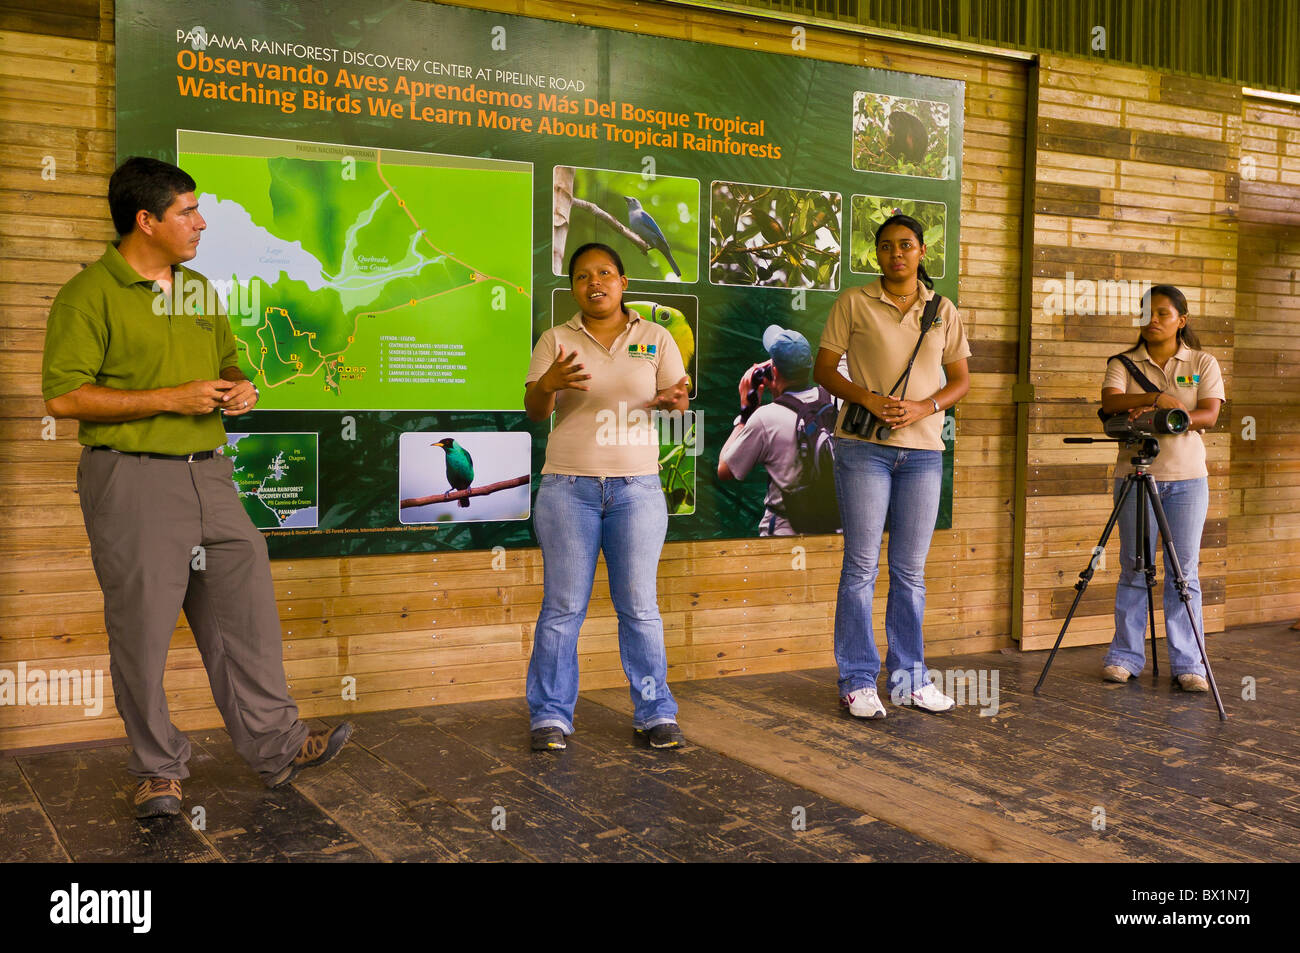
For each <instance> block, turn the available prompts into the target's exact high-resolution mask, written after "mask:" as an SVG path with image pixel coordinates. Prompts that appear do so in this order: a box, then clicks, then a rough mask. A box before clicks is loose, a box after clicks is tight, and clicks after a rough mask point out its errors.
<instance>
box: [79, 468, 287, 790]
mask: <svg viewBox="0 0 1300 953" xmlns="http://www.w3.org/2000/svg"><path fill="white" fill-rule="evenodd" d="M233 466H234V465H233V463H232V462H231V461H230V460H229V459H227V458H226V457H223V456H213V457H212V458H210V459H207V460H196V461H193V462H189V461H186V460H159V459H155V458H151V457H145V456H137V455H135V454H123V453H117V452H115V451H112V450H102V449H101V450H92V449H89V448H86V449H84V450H83V451H82V454H81V463H80V465H79V466H78V468H77V492H78V493H79V494H80V496H81V512H82V515H83V516H84V517H85V521H86V534H87V536H89V537H90V555H91V559H92V561H93V562H94V565H95V575H96V576H97V577H98V579H99V585H100V588H101V589H102V590H103V592H104V624H105V626H106V627H107V630H108V650H109V669H110V672H111V674H112V678H113V696H114V701H115V702H116V704H117V710H118V713H119V714H120V715H121V716H122V720H123V721H124V722H125V723H126V733H127V738H128V739H129V740H130V742H131V749H132V750H131V756H130V758H129V760H128V762H127V770H129V771H130V772H131V773H132V774H134V775H137V776H139V777H160V778H176V779H182V778H186V777H189V769H188V768H187V767H186V762H187V761H188V760H189V756H190V743H189V740H188V739H187V738H186V737H185V735H183V734H182V733H181V732H180V730H179V729H177V727H176V726H175V725H174V724H172V721H171V716H170V715H169V713H168V708H167V696H166V693H165V692H164V690H163V670H164V668H165V666H166V663H167V649H168V647H169V645H170V644H171V639H172V634H173V632H174V630H175V628H176V621H177V618H178V616H179V614H180V612H181V611H182V610H184V612H185V618H186V620H187V621H188V622H189V625H190V628H191V629H192V630H193V631H194V641H195V643H196V644H197V645H198V649H199V653H200V654H201V655H202V657H203V665H204V667H205V668H206V669H207V673H208V682H209V684H210V685H211V686H212V697H213V699H214V700H215V701H216V704H217V708H218V710H219V711H220V712H221V717H222V718H223V719H224V720H225V723H226V729H227V730H228V731H229V732H230V737H231V740H232V741H233V742H234V744H235V750H236V751H238V752H239V754H240V756H242V757H243V758H244V759H245V760H246V761H247V762H248V763H249V764H250V765H252V767H253V769H254V770H255V771H257V772H258V774H260V775H261V776H262V778H263V779H264V780H269V779H270V778H271V777H272V776H273V775H275V774H276V773H277V772H278V771H279V770H280V769H282V768H283V767H285V766H286V765H287V764H288V763H289V762H290V761H292V760H293V758H294V756H295V755H296V754H297V753H298V750H299V748H300V747H301V746H302V743H303V742H304V741H305V740H306V738H307V725H306V723H305V722H303V721H301V720H300V719H299V718H298V706H297V705H296V704H294V701H293V699H292V698H290V697H289V689H288V685H287V684H286V682H285V675H284V647H283V641H282V636H281V632H280V618H279V614H278V612H277V609H276V604H275V593H274V591H273V589H272V585H271V564H270V560H269V559H268V558H267V554H266V541H265V540H264V539H263V538H262V534H261V533H260V532H259V531H258V530H257V528H256V527H254V526H253V523H252V521H251V520H250V519H249V518H248V514H247V513H245V512H244V508H243V506H242V504H241V503H240V502H239V496H238V494H237V493H236V491H235V487H234V484H233V483H232V482H231V473H232V470H233Z"/></svg>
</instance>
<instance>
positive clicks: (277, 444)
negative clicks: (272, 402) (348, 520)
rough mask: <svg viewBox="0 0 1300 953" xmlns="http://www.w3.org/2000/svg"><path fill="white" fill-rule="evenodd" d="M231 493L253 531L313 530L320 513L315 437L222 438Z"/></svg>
mask: <svg viewBox="0 0 1300 953" xmlns="http://www.w3.org/2000/svg"><path fill="white" fill-rule="evenodd" d="M221 452H222V454H223V455H224V456H225V457H227V458H228V459H230V460H232V461H233V462H234V466H235V472H234V481H235V488H236V489H237V490H238V491H239V500H240V502H241V503H243V504H244V509H245V511H247V513H248V516H249V518H250V519H251V520H252V521H253V525H254V526H256V527H257V528H258V529H292V528H295V527H296V528H299V529H314V528H315V527H316V526H317V523H318V517H319V513H320V507H319V504H318V501H319V496H318V493H317V485H318V481H319V472H318V470H319V467H318V464H317V460H318V454H317V436H316V434H314V433H227V434H226V445H225V446H224V447H222V448H221Z"/></svg>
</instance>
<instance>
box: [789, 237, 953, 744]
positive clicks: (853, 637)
mask: <svg viewBox="0 0 1300 953" xmlns="http://www.w3.org/2000/svg"><path fill="white" fill-rule="evenodd" d="M875 241H876V255H877V258H878V260H879V262H880V269H881V278H880V280H879V281H874V282H872V283H871V284H869V285H866V286H864V287H860V288H851V289H849V290H848V291H845V292H844V293H843V294H842V295H840V297H839V299H838V300H837V301H836V302H835V304H834V305H833V306H832V307H831V314H830V318H829V319H828V320H827V322H826V328H825V330H824V331H823V332H822V338H821V344H820V348H819V350H818V352H817V362H816V364H815V366H814V368H813V377H814V379H815V380H816V381H817V383H818V384H821V385H822V386H823V387H825V388H826V389H827V390H828V391H830V392H831V393H832V394H834V395H835V396H836V397H840V398H842V399H843V400H844V401H845V404H844V408H843V409H842V410H841V411H840V419H839V423H838V425H837V426H836V429H835V489H836V495H837V496H838V498H839V504H840V514H841V516H842V517H843V522H844V564H843V567H842V568H841V570H840V586H839V594H838V598H837V601H836V604H835V662H836V664H837V665H838V666H839V673H840V678H839V693H840V703H841V705H842V706H844V707H845V708H847V709H848V711H849V714H851V715H853V716H854V717H855V718H884V717H885V708H884V705H883V704H881V701H880V697H879V694H878V693H877V691H876V679H877V677H878V676H879V674H880V654H879V652H878V651H877V649H876V642H875V638H874V637H873V635H872V632H871V604H872V599H873V596H874V594H875V585H876V575H877V571H878V565H879V560H880V543H881V538H882V534H883V533H884V530H885V528H886V526H888V529H889V601H888V604H887V607H886V610H885V636H886V638H887V639H888V640H889V652H888V655H887V656H886V660H885V661H886V664H887V665H888V667H889V673H890V697H891V699H892V700H893V701H894V702H895V703H901V704H905V705H916V706H917V707H919V708H922V709H924V710H926V711H932V712H941V711H947V710H949V709H950V708H952V707H953V704H954V703H953V700H952V699H951V698H949V697H948V696H947V695H945V694H944V693H943V692H942V691H940V690H939V689H938V688H937V687H936V686H935V685H934V684H933V683H932V682H930V681H929V678H928V676H927V675H926V665H925V645H924V640H923V639H922V635H921V622H922V617H923V616H924V614H925V557H926V554H927V553H928V552H929V550H930V538H931V536H932V535H933V534H934V524H935V520H936V518H937V516H938V512H939V493H940V490H941V487H942V483H943V439H942V432H943V418H944V411H945V410H947V409H948V408H949V407H951V406H952V405H953V404H955V403H956V402H957V401H958V400H960V399H961V398H962V397H963V396H965V394H966V392H967V391H968V390H970V375H969V372H968V370H967V367H966V358H968V357H969V356H970V345H969V344H968V343H967V340H966V331H965V329H964V327H963V326H962V320H961V316H960V315H959V314H958V313H957V308H956V307H955V306H954V305H953V303H952V302H951V301H948V300H946V299H945V300H944V301H943V302H942V303H941V304H940V306H939V308H938V311H937V314H936V317H935V321H934V325H933V327H932V328H931V329H930V330H929V331H927V332H926V334H925V335H924V337H923V338H921V346H920V350H919V352H918V353H917V356H916V362H915V364H914V365H913V368H912V372H911V376H910V377H909V379H908V381H907V384H906V388H905V389H904V390H903V391H902V392H901V393H900V394H899V395H897V396H892V395H890V394H889V393H888V391H889V388H890V387H892V386H893V385H894V382H895V381H896V380H897V379H898V378H899V376H900V375H901V374H902V373H903V370H904V368H905V367H906V366H907V360H908V358H909V357H910V356H911V354H912V350H913V348H915V347H916V345H917V340H918V337H919V336H920V334H921V317H922V314H923V312H924V310H925V305H926V302H927V301H929V300H930V298H931V297H932V296H933V294H934V291H933V287H934V282H933V281H931V280H930V276H929V275H927V274H926V272H925V266H924V265H922V264H921V261H922V259H923V258H924V257H925V242H924V241H923V232H922V228H921V225H920V223H919V222H917V221H916V220H915V219H913V218H911V217H909V216H906V215H895V216H893V217H892V218H890V219H888V220H887V221H886V222H885V223H884V224H883V225H881V226H880V228H879V229H877V231H876V235H875ZM845 353H847V355H848V371H849V377H848V378H845V377H844V376H843V375H842V374H841V373H840V372H839V369H838V365H839V361H840V355H842V354H845ZM908 395H911V399H903V397H904V396H908ZM850 403H856V404H862V405H864V406H865V407H866V408H867V409H868V410H869V411H870V412H871V413H872V414H873V415H874V416H875V417H876V426H874V427H872V433H871V434H870V435H869V436H866V437H862V436H858V435H856V434H851V433H849V432H847V431H846V430H845V429H844V417H845V414H846V413H847V412H848V410H849V404H850ZM881 422H883V425H884V428H883V436H881V435H880V434H879V433H877V432H876V431H877V429H878V428H879V427H880V424H881Z"/></svg>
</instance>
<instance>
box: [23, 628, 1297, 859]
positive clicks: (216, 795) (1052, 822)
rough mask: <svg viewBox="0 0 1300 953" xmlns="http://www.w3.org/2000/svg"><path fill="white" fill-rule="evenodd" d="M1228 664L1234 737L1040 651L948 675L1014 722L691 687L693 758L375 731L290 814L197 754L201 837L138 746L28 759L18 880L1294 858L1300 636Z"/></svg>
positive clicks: (237, 771) (610, 732)
mask: <svg viewBox="0 0 1300 953" xmlns="http://www.w3.org/2000/svg"><path fill="white" fill-rule="evenodd" d="M1160 648H1161V654H1162V656H1163V652H1164V646H1163V644H1162V645H1161V647H1160ZM1210 648H1211V653H1212V659H1211V661H1212V663H1213V665H1214V668H1215V673H1216V675H1217V676H1218V680H1219V685H1220V688H1221V690H1222V691H1223V694H1224V700H1225V704H1226V705H1227V708H1228V712H1229V720H1228V721H1227V722H1226V723H1221V722H1220V721H1219V719H1218V717H1217V714H1216V712H1215V710H1214V706H1213V704H1212V701H1211V700H1210V698H1209V697H1208V696H1205V695H1189V694H1186V693H1183V692H1180V691H1177V690H1174V689H1172V688H1171V686H1170V685H1169V683H1168V679H1167V677H1166V676H1162V677H1161V678H1160V679H1159V680H1153V679H1152V678H1151V677H1150V675H1149V673H1148V674H1147V675H1146V676H1144V677H1143V678H1141V679H1137V680H1134V681H1132V682H1130V683H1129V684H1127V685H1110V684H1106V683H1103V682H1102V681H1101V680H1100V678H1099V677H1098V671H1099V668H1100V664H1101V661H1100V660H1101V649H1099V648H1097V647H1085V648H1078V649H1067V650H1064V651H1062V653H1061V654H1059V655H1058V656H1057V660H1056V663H1055V665H1054V666H1053V669H1052V673H1051V675H1050V677H1049V679H1048V681H1047V684H1046V686H1045V687H1044V691H1043V694H1042V695H1041V696H1039V697H1037V698H1035V697H1034V696H1033V695H1032V693H1031V692H1032V687H1033V683H1034V681H1035V680H1036V678H1037V676H1038V673H1039V671H1040V670H1041V668H1042V665H1043V662H1044V660H1045V658H1046V653H1044V652H1034V653H1020V652H1015V651H1004V652H991V653H983V654H979V655H969V656H954V657H951V658H945V659H944V660H943V661H942V663H941V666H942V669H943V670H945V671H947V670H961V671H963V672H967V673H969V672H975V673H979V672H983V673H985V678H986V679H988V680H989V681H986V685H987V687H989V688H991V687H992V682H991V679H992V676H993V674H994V673H996V675H997V695H996V707H997V711H996V713H993V712H992V706H991V705H986V704H983V703H976V701H975V699H974V698H973V697H972V698H971V704H968V705H965V706H961V707H959V708H958V709H956V710H955V711H954V712H952V713H949V714H947V715H942V716H936V715H929V714H926V713H924V712H920V711H916V710H912V709H906V708H900V707H897V706H893V705H888V704H887V708H888V712H889V714H888V717H887V718H885V719H884V720H882V721H872V722H858V721H853V720H851V719H848V718H846V717H844V716H843V715H842V714H840V713H839V712H838V710H837V699H836V692H835V673H834V671H833V670H818V671H801V672H787V673H779V674H772V675H757V676H750V677H740V678H726V679H712V680H705V681H697V682H686V683H682V684H679V685H676V686H674V689H673V690H674V693H675V695H676V696H677V698H678V700H679V702H680V704H681V715H680V720H681V724H682V727H683V729H684V730H685V732H686V734H687V737H688V739H689V740H690V741H691V744H690V746H689V747H688V748H686V749H685V750H682V751H676V752H654V751H650V750H649V749H646V748H644V747H641V746H639V745H637V744H636V743H635V742H634V741H633V739H632V733H631V726H630V719H629V717H628V714H627V713H628V711H629V710H630V702H629V701H628V697H627V693H626V692H625V691H614V690H608V691H598V692H591V693H587V694H584V695H583V696H582V698H581V699H580V700H579V703H578V710H577V713H576V717H575V721H576V724H577V727H578V733H577V734H576V735H574V736H573V737H572V738H571V739H570V746H569V749H568V751H566V752H565V753H563V754H561V755H552V754H534V753H532V752H530V751H529V750H528V746H527V742H528V738H527V712H526V707H525V705H524V702H523V701H522V700H521V699H514V700H507V701H491V702H476V703H471V704H462V705H445V706H438V707H431V708H422V709H410V710H406V711H394V712H377V713H371V714H363V715H359V716H356V717H355V718H354V719H353V721H354V723H355V725H356V728H357V730H356V734H355V735H354V741H353V743H352V744H350V745H348V746H347V747H346V748H345V749H344V751H343V752H342V753H341V754H340V755H339V757H338V758H336V759H335V760H334V761H333V762H332V763H331V764H329V765H327V766H326V767H324V768H321V769H318V770H314V771H309V772H305V773H304V774H303V775H302V776H301V777H300V778H299V779H298V781H297V782H295V783H294V784H293V785H292V786H290V787H289V788H287V789H285V790H281V791H268V790H266V789H265V788H263V787H262V786H261V784H260V782H259V781H258V779H257V778H256V776H254V775H253V774H252V773H251V772H250V771H249V770H248V769H247V768H246V767H245V766H244V764H243V763H242V762H241V761H239V760H238V758H237V757H236V755H235V753H234V751H233V749H232V747H231V744H230V740H229V738H228V737H227V736H226V734H225V733H224V732H223V731H210V732H202V733H195V734H192V735H191V741H192V742H193V747H194V755H193V758H192V760H191V762H190V770H191V777H190V779H189V780H188V781H186V782H185V784H184V791H185V812H186V813H185V815H184V816H183V817H182V818H159V819H153V820H150V821H146V822H139V821H136V820H134V819H133V817H132V816H131V813H130V779H129V777H128V776H127V775H126V772H125V761H126V749H125V746H123V745H109V746H102V747H95V748H83V749H78V750H63V751H53V752H45V753H37V754H19V755H18V756H17V757H8V758H0V861H6V862H7V861H106V860H119V861H168V862H178V861H179V862H187V863H210V862H219V861H332V862H358V861H361V862H374V861H384V862H387V861H394V862H395V861H555V860H587V861H645V860H655V861H786V862H817V861H930V862H932V861H948V862H965V861H971V860H1011V861H1021V860H1026V861H1066V862H1080V861H1094V860H1096V861H1114V860H1124V861H1174V862H1180V861H1235V862H1241V861H1295V860H1300V846H1297V845H1300V745H1298V744H1297V741H1298V740H1300V738H1298V736H1300V729H1298V728H1297V724H1298V722H1300V689H1297V688H1296V687H1295V686H1296V685H1297V684H1298V682H1300V637H1297V635H1296V633H1295V632H1293V631H1291V630H1289V629H1288V628H1287V626H1286V625H1285V624H1279V625H1273V626H1256V627H1251V628H1241V629H1235V630H1232V631H1229V632H1227V633H1224V634H1221V635H1216V636H1213V637H1212V639H1211V645H1210ZM932 664H935V663H934V661H933V660H932ZM970 687H971V694H972V696H973V694H974V687H975V684H974V683H972V684H971V686H970ZM1252 689H1253V693H1254V697H1253V699H1249V698H1244V697H1243V695H1245V696H1249V695H1250V694H1251V690H1252ZM882 695H887V692H886V691H882ZM981 709H984V713H983V714H981ZM187 821H188V823H187ZM1103 822H1104V823H1103Z"/></svg>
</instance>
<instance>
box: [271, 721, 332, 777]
mask: <svg viewBox="0 0 1300 953" xmlns="http://www.w3.org/2000/svg"><path fill="white" fill-rule="evenodd" d="M351 737H352V724H351V723H350V722H346V721H345V722H343V724H341V725H339V726H338V727H337V728H334V729H333V730H331V729H329V728H325V729H322V730H321V731H313V732H312V733H311V734H309V735H308V736H307V740H306V741H304V742H303V743H302V747H301V748H299V749H298V753H297V754H296V755H294V758H293V760H292V761H290V762H289V763H288V764H286V765H285V766H284V767H283V768H281V769H280V771H279V773H277V774H276V775H275V777H273V778H272V779H271V780H270V781H268V782H267V784H266V786H267V787H268V788H280V787H284V786H285V785H286V784H288V783H289V782H290V781H292V780H293V779H294V778H296V777H297V776H298V773H299V772H300V771H302V770H303V769H304V768H317V767H320V766H321V765H322V764H324V763H325V762H326V761H329V760H330V759H332V758H333V757H334V756H335V755H336V754H338V753H339V749H340V748H342V747H343V746H344V745H345V744H346V743H347V740H348V739H349V738H351Z"/></svg>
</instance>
